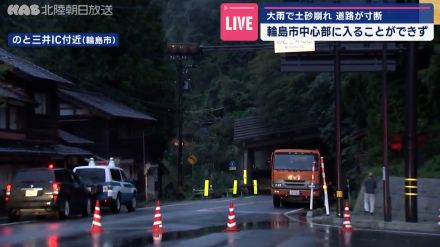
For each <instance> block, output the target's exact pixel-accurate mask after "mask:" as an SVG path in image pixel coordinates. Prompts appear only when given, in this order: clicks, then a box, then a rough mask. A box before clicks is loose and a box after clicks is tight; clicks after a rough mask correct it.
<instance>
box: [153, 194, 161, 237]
mask: <svg viewBox="0 0 440 247" xmlns="http://www.w3.org/2000/svg"><path fill="white" fill-rule="evenodd" d="M152 231H153V234H162V233H163V232H164V229H163V226H162V215H161V214H160V202H159V200H157V201H156V211H155V212H154V221H153V229H152Z"/></svg>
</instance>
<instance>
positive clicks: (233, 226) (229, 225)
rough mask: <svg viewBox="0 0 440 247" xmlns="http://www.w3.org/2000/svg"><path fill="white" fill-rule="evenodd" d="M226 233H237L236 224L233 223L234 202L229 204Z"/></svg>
mask: <svg viewBox="0 0 440 247" xmlns="http://www.w3.org/2000/svg"><path fill="white" fill-rule="evenodd" d="M226 231H228V232H237V231H238V228H237V222H236V221H235V212H234V202H233V201H231V202H230V203H229V210H228V222H227V224H226Z"/></svg>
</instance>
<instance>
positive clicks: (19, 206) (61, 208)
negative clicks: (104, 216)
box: [5, 165, 92, 221]
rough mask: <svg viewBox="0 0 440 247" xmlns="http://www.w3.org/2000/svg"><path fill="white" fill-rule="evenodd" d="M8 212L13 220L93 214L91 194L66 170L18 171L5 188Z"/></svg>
mask: <svg viewBox="0 0 440 247" xmlns="http://www.w3.org/2000/svg"><path fill="white" fill-rule="evenodd" d="M5 202H6V210H7V212H8V218H9V219H10V220H11V221H15V220H18V219H19V218H20V217H21V216H22V215H26V214H31V215H46V214H55V215H56V216H57V217H58V218H59V219H64V218H67V217H69V216H70V215H73V214H82V215H83V216H89V215H91V213H92V201H91V197H90V192H89V191H88V190H87V188H86V187H85V185H84V184H83V182H82V181H81V180H80V178H78V176H76V175H75V174H74V173H73V172H71V171H69V170H67V169H61V168H53V166H52V165H50V167H49V168H32V169H23V170H19V171H18V172H17V174H16V175H15V177H14V179H13V180H12V183H9V184H7V185H6V196H5Z"/></svg>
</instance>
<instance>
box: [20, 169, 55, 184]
mask: <svg viewBox="0 0 440 247" xmlns="http://www.w3.org/2000/svg"><path fill="white" fill-rule="evenodd" d="M52 180H53V173H52V172H51V171H48V170H21V171H19V172H18V173H17V175H16V176H15V178H14V180H13V183H14V184H31V183H42V182H49V181H52Z"/></svg>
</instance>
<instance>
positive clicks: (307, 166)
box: [270, 149, 324, 208]
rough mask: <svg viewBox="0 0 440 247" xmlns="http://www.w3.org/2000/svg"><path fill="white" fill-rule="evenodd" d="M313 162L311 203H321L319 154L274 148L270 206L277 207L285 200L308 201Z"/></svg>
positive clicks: (271, 161)
mask: <svg viewBox="0 0 440 247" xmlns="http://www.w3.org/2000/svg"><path fill="white" fill-rule="evenodd" d="M313 162H315V175H314V192H313V194H314V202H316V203H319V204H321V203H322V202H323V198H324V196H323V191H322V176H321V169H319V168H320V153H319V151H318V150H308V149H277V150H275V151H274V152H273V153H272V155H271V159H270V166H271V173H272V179H271V194H272V196H273V205H274V207H276V208H278V207H280V206H281V205H282V202H284V201H290V202H304V203H307V202H309V200H310V189H311V185H312V167H313Z"/></svg>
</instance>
